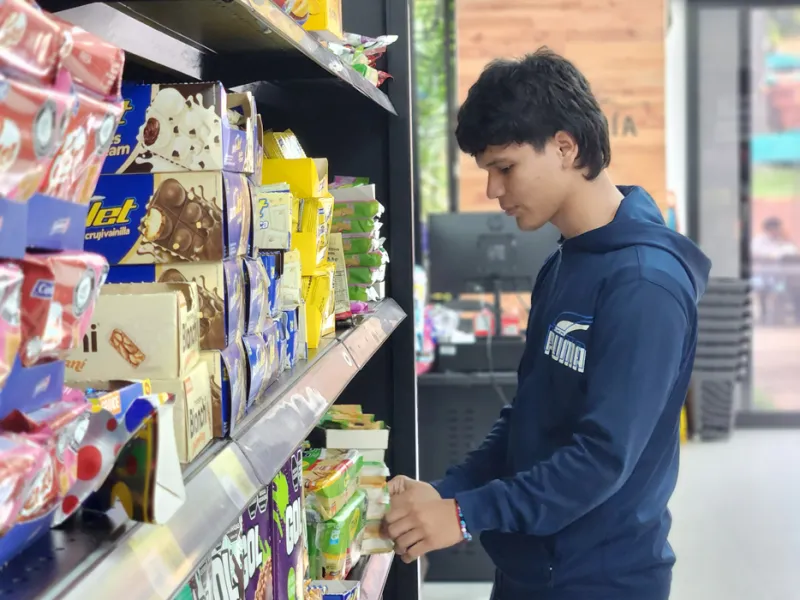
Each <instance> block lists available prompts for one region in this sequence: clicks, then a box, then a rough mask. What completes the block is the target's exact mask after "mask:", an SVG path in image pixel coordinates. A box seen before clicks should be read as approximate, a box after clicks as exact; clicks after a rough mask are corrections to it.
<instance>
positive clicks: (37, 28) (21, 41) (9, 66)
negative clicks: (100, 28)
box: [0, 0, 69, 84]
mask: <svg viewBox="0 0 800 600" xmlns="http://www.w3.org/2000/svg"><path fill="white" fill-rule="evenodd" d="M68 50H69V48H68V40H67V38H66V37H65V36H64V31H63V30H62V28H61V26H60V25H59V24H58V23H57V22H56V21H55V19H54V18H53V17H52V15H49V14H48V13H45V12H43V11H41V10H40V9H39V8H37V7H36V6H32V5H31V4H30V3H29V2H26V0H6V1H5V2H0V67H4V69H3V70H4V71H6V72H8V70H11V71H14V72H17V73H20V74H24V75H26V76H28V77H32V78H34V79H36V80H37V81H39V82H40V83H43V84H49V83H51V82H52V81H53V79H54V78H55V73H56V71H57V69H58V66H59V62H60V60H61V54H62V52H64V51H68Z"/></svg>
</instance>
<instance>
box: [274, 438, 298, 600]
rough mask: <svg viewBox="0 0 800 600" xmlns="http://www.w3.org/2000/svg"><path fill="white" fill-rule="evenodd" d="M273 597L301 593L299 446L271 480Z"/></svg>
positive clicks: (281, 597)
mask: <svg viewBox="0 0 800 600" xmlns="http://www.w3.org/2000/svg"><path fill="white" fill-rule="evenodd" d="M271 495H272V497H271V505H272V531H271V533H270V547H271V548H272V578H273V582H274V583H273V596H272V597H273V598H275V599H276V600H277V599H279V598H280V599H281V600H285V599H287V598H288V599H294V600H299V599H301V598H303V594H304V576H305V565H304V563H305V561H304V558H303V552H304V550H303V549H304V547H305V537H304V536H305V534H306V531H305V516H304V514H303V451H302V449H300V448H298V449H297V450H295V451H294V452H292V455H291V457H290V458H289V460H288V461H286V464H285V465H283V467H282V468H281V470H280V471H278V474H277V475H276V476H275V479H274V480H273V481H272V490H271Z"/></svg>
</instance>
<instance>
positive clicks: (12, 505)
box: [0, 433, 47, 536]
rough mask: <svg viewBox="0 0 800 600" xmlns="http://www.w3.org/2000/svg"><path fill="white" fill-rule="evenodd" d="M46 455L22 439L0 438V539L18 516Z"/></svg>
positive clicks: (4, 436) (5, 434)
mask: <svg viewBox="0 0 800 600" xmlns="http://www.w3.org/2000/svg"><path fill="white" fill-rule="evenodd" d="M46 457H47V452H46V451H45V450H44V449H43V448H41V447H39V446H38V445H37V444H35V443H33V442H31V441H29V440H27V439H25V438H24V437H23V436H18V435H14V434H12V433H2V434H0V536H2V535H3V534H5V533H6V532H7V531H8V530H9V529H10V528H11V527H13V526H14V523H16V522H17V518H18V516H19V513H20V509H21V508H22V506H23V504H24V503H25V500H26V498H28V494H29V492H30V489H31V486H32V484H33V480H34V479H35V477H36V473H37V472H38V471H39V470H40V469H41V467H42V464H43V463H44V462H45V459H46Z"/></svg>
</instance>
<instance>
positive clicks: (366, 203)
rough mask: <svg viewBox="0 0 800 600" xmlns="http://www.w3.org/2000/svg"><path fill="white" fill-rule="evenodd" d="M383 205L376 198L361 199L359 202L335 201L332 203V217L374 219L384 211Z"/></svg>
mask: <svg viewBox="0 0 800 600" xmlns="http://www.w3.org/2000/svg"><path fill="white" fill-rule="evenodd" d="M384 210H385V209H384V207H383V205H382V204H381V203H380V202H378V201H377V200H363V201H359V202H335V203H334V205H333V217H334V218H337V217H339V218H349V219H375V218H376V217H380V216H381V215H382V214H383V212H384Z"/></svg>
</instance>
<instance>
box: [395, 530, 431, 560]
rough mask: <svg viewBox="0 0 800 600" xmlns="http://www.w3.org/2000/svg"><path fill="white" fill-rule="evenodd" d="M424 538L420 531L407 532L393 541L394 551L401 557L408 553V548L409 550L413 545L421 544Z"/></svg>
mask: <svg viewBox="0 0 800 600" xmlns="http://www.w3.org/2000/svg"><path fill="white" fill-rule="evenodd" d="M424 538H425V535H424V534H423V532H422V529H419V528H416V529H411V530H410V531H407V532H406V533H404V534H402V535H401V536H399V537H398V538H397V539H396V540H395V541H394V551H395V552H396V553H397V554H399V555H401V556H402V555H403V554H405V553H406V552H408V549H409V548H411V547H412V546H413V545H414V544H417V543H419V542H421V541H422V540H423V539H424Z"/></svg>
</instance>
